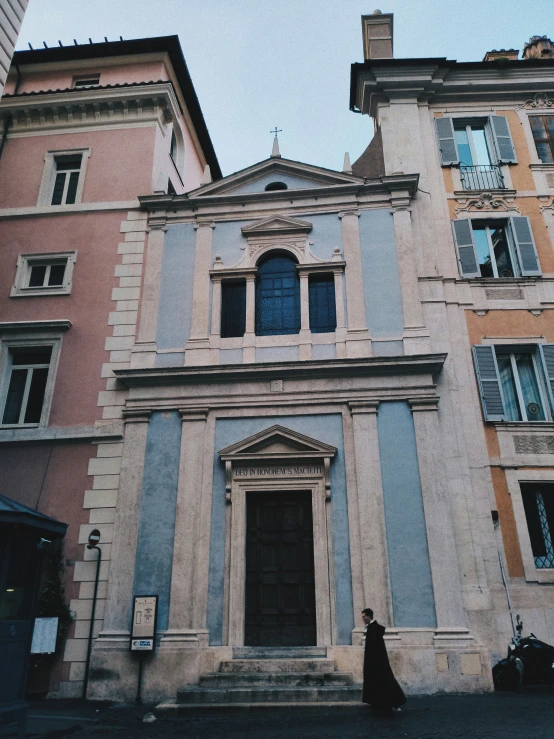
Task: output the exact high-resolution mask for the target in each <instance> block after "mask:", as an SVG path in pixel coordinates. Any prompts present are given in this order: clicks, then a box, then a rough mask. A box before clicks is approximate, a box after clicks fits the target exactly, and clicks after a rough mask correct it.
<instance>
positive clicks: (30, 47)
mask: <svg viewBox="0 0 554 739" xmlns="http://www.w3.org/2000/svg"><path fill="white" fill-rule="evenodd" d="M27 43H28V44H29V49H31V51H34V49H33V47H32V46H31V42H30V41H27Z"/></svg>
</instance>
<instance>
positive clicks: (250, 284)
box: [242, 274, 256, 364]
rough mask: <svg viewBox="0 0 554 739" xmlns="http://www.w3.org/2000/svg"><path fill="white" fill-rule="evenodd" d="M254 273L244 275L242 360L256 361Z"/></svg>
mask: <svg viewBox="0 0 554 739" xmlns="http://www.w3.org/2000/svg"><path fill="white" fill-rule="evenodd" d="M255 344H256V275H255V274H248V275H246V331H245V332H244V339H243V347H244V349H243V356H242V361H243V362H244V363H245V364H247V363H253V362H255V361H256V346H255Z"/></svg>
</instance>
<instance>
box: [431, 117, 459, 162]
mask: <svg viewBox="0 0 554 739" xmlns="http://www.w3.org/2000/svg"><path fill="white" fill-rule="evenodd" d="M435 128H436V130H437V139H438V142H439V152H440V155H441V164H442V166H443V167H447V166H449V165H451V164H459V163H460V157H459V156H458V147H457V146H456V139H455V137H454V124H453V123H452V118H448V117H443V118H435Z"/></svg>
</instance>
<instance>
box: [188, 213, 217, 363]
mask: <svg viewBox="0 0 554 739" xmlns="http://www.w3.org/2000/svg"><path fill="white" fill-rule="evenodd" d="M194 227H195V229H196V250H195V258H194V282H193V291H192V316H191V323H190V338H189V340H188V341H187V344H186V346H185V365H191V364H195V365H196V364H208V363H209V340H208V331H209V327H208V316H209V313H210V268H211V264H212V233H213V229H214V228H215V223H213V222H211V221H204V222H199V223H195V224H194Z"/></svg>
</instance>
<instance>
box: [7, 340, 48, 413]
mask: <svg viewBox="0 0 554 739" xmlns="http://www.w3.org/2000/svg"><path fill="white" fill-rule="evenodd" d="M51 359H52V346H25V347H10V349H9V359H8V368H7V372H6V379H5V386H6V389H5V393H4V399H3V407H2V426H38V425H39V424H40V422H41V419H42V418H43V411H44V400H45V395H46V386H47V382H48V375H49V372H50V367H51Z"/></svg>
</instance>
